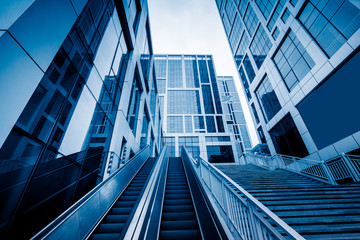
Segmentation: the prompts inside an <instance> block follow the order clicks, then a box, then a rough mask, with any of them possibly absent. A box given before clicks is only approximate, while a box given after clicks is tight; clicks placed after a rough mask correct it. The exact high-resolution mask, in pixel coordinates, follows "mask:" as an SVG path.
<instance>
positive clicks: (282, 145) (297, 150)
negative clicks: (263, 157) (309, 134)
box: [269, 114, 309, 157]
mask: <svg viewBox="0 0 360 240" xmlns="http://www.w3.org/2000/svg"><path fill="white" fill-rule="evenodd" d="M269 134H270V136H271V139H272V141H273V143H274V146H275V149H276V152H277V153H279V154H282V155H288V156H296V157H305V156H307V155H308V154H309V152H308V151H307V149H306V147H305V144H304V142H303V140H302V138H301V136H300V134H299V131H298V130H297V128H296V126H295V123H294V121H293V119H292V117H291V116H290V115H289V114H288V115H286V116H285V117H284V118H283V119H282V120H280V121H279V122H278V123H277V124H276V125H275V127H273V128H272V129H271V130H270V131H269Z"/></svg>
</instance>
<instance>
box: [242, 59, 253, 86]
mask: <svg viewBox="0 0 360 240" xmlns="http://www.w3.org/2000/svg"><path fill="white" fill-rule="evenodd" d="M244 68H245V71H246V74H247V76H248V78H249V81H250V84H251V83H252V81H253V80H254V78H255V72H254V68H253V67H252V65H251V62H250V58H249V57H248V55H246V56H245V59H244Z"/></svg>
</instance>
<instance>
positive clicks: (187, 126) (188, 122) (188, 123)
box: [185, 116, 193, 133]
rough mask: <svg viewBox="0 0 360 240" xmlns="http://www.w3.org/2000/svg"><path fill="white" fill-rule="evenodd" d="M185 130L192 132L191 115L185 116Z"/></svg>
mask: <svg viewBox="0 0 360 240" xmlns="http://www.w3.org/2000/svg"><path fill="white" fill-rule="evenodd" d="M185 132H186V133H192V132H193V129H192V116H185Z"/></svg>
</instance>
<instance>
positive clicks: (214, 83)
mask: <svg viewBox="0 0 360 240" xmlns="http://www.w3.org/2000/svg"><path fill="white" fill-rule="evenodd" d="M207 62H208V66H209V73H210V78H211V86H212V90H213V95H214V100H215V108H216V112H217V113H218V114H222V107H221V100H220V96H219V89H218V85H217V80H216V76H215V70H214V66H213V62H212V59H208V61H207Z"/></svg>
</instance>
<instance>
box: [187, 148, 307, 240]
mask: <svg viewBox="0 0 360 240" xmlns="http://www.w3.org/2000/svg"><path fill="white" fill-rule="evenodd" d="M182 151H184V152H185V153H186V155H187V156H188V157H189V159H190V162H191V163H192V165H193V167H194V169H195V168H197V169H198V170H196V171H195V172H196V175H197V176H198V178H199V179H201V178H202V177H201V176H199V172H202V169H201V166H202V165H203V166H204V169H205V168H207V169H206V170H207V171H208V172H209V174H210V172H213V174H214V175H215V176H216V178H218V179H221V181H222V187H223V188H228V189H229V192H232V193H233V195H234V197H235V198H237V199H238V200H239V202H242V203H243V206H247V208H248V210H249V212H253V214H254V218H257V220H258V221H256V220H252V221H251V224H255V225H256V226H250V227H251V228H252V229H258V228H259V227H260V226H259V224H260V225H263V226H264V227H265V228H266V229H264V231H265V230H266V231H269V232H270V233H271V234H274V235H275V236H276V237H277V239H284V237H283V236H282V235H281V234H280V233H279V232H278V231H277V230H276V229H275V228H274V227H272V226H271V225H270V224H269V223H268V222H267V221H265V220H264V219H263V218H262V217H260V215H259V213H258V212H257V210H256V209H258V210H260V211H261V212H262V213H263V214H265V215H266V216H267V217H269V218H270V219H272V220H273V221H274V222H275V223H276V224H277V226H278V227H280V228H281V229H282V230H283V231H284V232H285V233H286V234H287V235H288V236H289V237H291V238H292V239H299V240H301V239H304V238H303V237H302V236H301V235H300V234H299V233H297V232H296V231H295V230H294V229H293V228H291V227H290V226H289V225H288V224H286V223H285V222H284V221H283V220H282V219H280V218H279V217H278V216H276V215H275V214H274V213H273V212H272V211H270V209H268V208H267V207H265V206H264V205H263V204H262V203H261V202H259V201H258V200H257V199H256V198H255V197H253V196H252V195H251V194H250V193H248V192H247V191H246V190H245V189H243V188H242V187H241V186H239V185H238V184H237V183H235V182H234V181H233V180H232V179H230V178H229V177H228V176H226V175H225V174H224V173H222V172H221V171H220V170H218V169H217V168H216V167H214V166H213V165H212V164H210V163H209V162H207V161H205V160H204V159H202V158H201V157H200V158H199V159H198V160H197V161H196V160H195V159H193V158H192V157H191V156H190V155H189V153H188V152H187V150H186V148H185V147H184V146H182ZM206 170H205V171H206ZM201 183H202V185H203V187H204V186H207V185H206V183H205V181H204V180H202V181H201ZM226 183H228V184H230V185H232V186H233V187H235V188H236V189H237V190H239V191H240V192H241V194H242V195H243V196H244V197H245V199H246V200H245V199H242V198H241V197H240V195H239V194H236V192H235V191H234V190H233V189H231V187H230V186H229V185H228V184H226ZM207 189H209V186H207ZM209 190H210V192H211V193H212V190H211V189H209ZM225 195H226V194H223V196H224V197H225ZM213 196H214V195H213ZM214 199H216V197H215V196H214ZM216 201H217V202H218V203H219V201H218V200H216ZM219 204H220V206H221V207H222V208H223V209H224V208H225V209H224V210H226V208H228V210H229V211H231V210H233V209H230V206H224V205H222V204H221V203H219ZM225 205H227V204H225ZM250 205H251V206H250ZM226 214H227V213H226ZM228 217H230V216H228ZM230 218H231V217H230ZM228 222H232V221H231V220H230V219H229V221H228ZM234 227H235V229H237V228H236V226H234ZM257 231H258V230H254V232H253V235H256V234H257V233H256V232H257Z"/></svg>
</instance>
